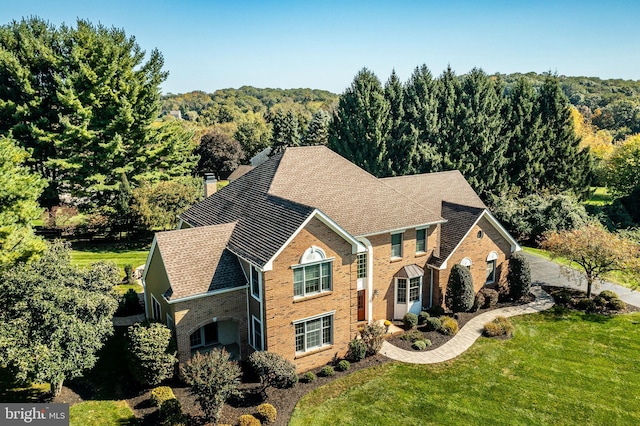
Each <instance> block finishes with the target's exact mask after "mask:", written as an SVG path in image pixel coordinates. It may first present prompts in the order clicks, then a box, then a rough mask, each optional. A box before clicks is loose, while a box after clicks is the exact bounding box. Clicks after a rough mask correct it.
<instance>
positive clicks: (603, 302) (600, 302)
mask: <svg viewBox="0 0 640 426" xmlns="http://www.w3.org/2000/svg"><path fill="white" fill-rule="evenodd" d="M593 303H595V304H596V306H597V307H599V308H602V307H604V306H607V299H605V298H604V297H600V296H596V297H594V298H593Z"/></svg>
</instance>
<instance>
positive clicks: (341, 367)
mask: <svg viewBox="0 0 640 426" xmlns="http://www.w3.org/2000/svg"><path fill="white" fill-rule="evenodd" d="M350 368H351V363H350V362H349V361H347V360H346V359H343V360H342V361H340V362H339V363H338V366H337V369H338V371H348V370H349V369H350Z"/></svg>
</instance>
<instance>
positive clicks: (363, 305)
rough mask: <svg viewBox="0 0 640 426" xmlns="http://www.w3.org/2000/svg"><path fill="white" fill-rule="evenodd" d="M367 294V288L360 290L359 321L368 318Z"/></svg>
mask: <svg viewBox="0 0 640 426" xmlns="http://www.w3.org/2000/svg"><path fill="white" fill-rule="evenodd" d="M365 294H366V293H365V290H358V321H364V320H365V318H366V314H365V309H366V306H367V304H366V299H365Z"/></svg>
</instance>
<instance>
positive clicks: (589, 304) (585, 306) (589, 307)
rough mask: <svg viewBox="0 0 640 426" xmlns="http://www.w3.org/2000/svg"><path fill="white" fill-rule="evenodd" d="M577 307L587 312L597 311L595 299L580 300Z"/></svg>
mask: <svg viewBox="0 0 640 426" xmlns="http://www.w3.org/2000/svg"><path fill="white" fill-rule="evenodd" d="M576 306H577V307H578V309H580V310H581V311H585V312H593V311H595V310H596V302H594V301H593V299H587V298H585V299H580V300H578V302H577V303H576Z"/></svg>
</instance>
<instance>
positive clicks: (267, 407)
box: [256, 403, 278, 425]
mask: <svg viewBox="0 0 640 426" xmlns="http://www.w3.org/2000/svg"><path fill="white" fill-rule="evenodd" d="M256 417H257V418H258V419H260V421H262V423H263V424H265V425H268V424H271V423H274V422H275V421H276V418H277V417H278V411H277V410H276V407H274V406H273V405H271V404H269V403H264V404H260V405H258V408H257V409H256Z"/></svg>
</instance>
